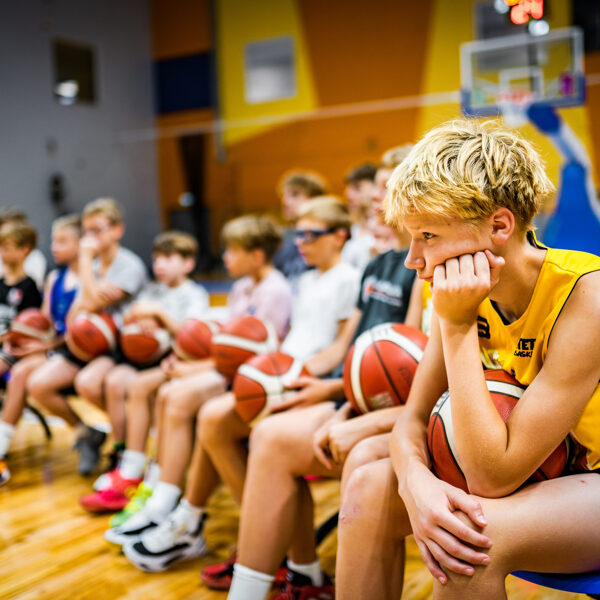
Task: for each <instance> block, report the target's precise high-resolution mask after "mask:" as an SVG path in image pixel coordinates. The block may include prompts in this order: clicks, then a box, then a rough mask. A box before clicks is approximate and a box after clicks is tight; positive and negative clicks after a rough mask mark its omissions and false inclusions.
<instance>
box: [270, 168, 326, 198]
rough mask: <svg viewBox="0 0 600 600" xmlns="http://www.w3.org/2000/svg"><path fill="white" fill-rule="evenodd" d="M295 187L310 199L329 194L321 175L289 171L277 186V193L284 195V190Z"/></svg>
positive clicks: (310, 172) (312, 172)
mask: <svg viewBox="0 0 600 600" xmlns="http://www.w3.org/2000/svg"><path fill="white" fill-rule="evenodd" d="M286 186H289V187H295V188H298V189H299V190H301V191H302V192H304V194H305V195H306V196H307V197H308V198H315V197H316V196H322V195H323V194H325V193H326V192H327V184H326V183H325V180H324V179H323V177H321V175H319V174H318V173H315V172H314V171H287V172H285V173H284V174H283V175H282V176H281V179H280V180H279V183H278V184H277V191H278V192H279V194H280V195H283V188H284V187H286Z"/></svg>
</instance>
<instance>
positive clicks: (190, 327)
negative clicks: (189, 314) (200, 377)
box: [173, 319, 220, 360]
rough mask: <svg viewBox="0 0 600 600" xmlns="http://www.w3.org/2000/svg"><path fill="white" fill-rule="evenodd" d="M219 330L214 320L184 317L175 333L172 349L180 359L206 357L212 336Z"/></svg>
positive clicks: (208, 353) (208, 354)
mask: <svg viewBox="0 0 600 600" xmlns="http://www.w3.org/2000/svg"><path fill="white" fill-rule="evenodd" d="M219 330H220V326H219V324H218V323H216V322H215V321H200V320H199V319H186V320H185V321H184V322H183V323H182V324H181V327H180V328H179V330H178V331H177V334H176V335H175V340H174V341H173V350H174V351H175V354H176V355H177V356H178V358H180V359H181V360H199V359H202V358H208V357H209V356H210V344H211V342H212V337H213V335H214V334H215V333H217V331H219Z"/></svg>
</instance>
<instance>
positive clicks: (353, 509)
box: [336, 459, 476, 600]
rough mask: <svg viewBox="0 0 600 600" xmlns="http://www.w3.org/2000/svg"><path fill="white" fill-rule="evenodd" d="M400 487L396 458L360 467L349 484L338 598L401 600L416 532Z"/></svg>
mask: <svg viewBox="0 0 600 600" xmlns="http://www.w3.org/2000/svg"><path fill="white" fill-rule="evenodd" d="M397 487H398V483H397V479H396V475H395V474H394V471H393V469H392V463H391V460H390V459H384V460H379V461H377V462H374V463H370V464H367V465H364V466H362V467H359V468H357V469H355V470H354V472H353V473H352V474H351V476H350V477H349V479H348V480H347V482H346V490H345V494H344V497H343V498H342V507H341V510H340V520H339V525H338V553H337V564H336V594H337V597H338V598H343V600H371V599H373V600H386V599H390V600H392V599H393V600H397V599H398V598H400V596H401V594H402V582H403V577H404V538H405V537H406V536H407V535H408V534H409V533H410V532H411V527H410V522H409V519H408V515H407V513H406V509H405V508H404V504H403V503H402V500H401V498H400V496H399V495H398V492H397ZM465 597H470V598H475V597H476V596H465ZM465 597H463V600H464V598H465Z"/></svg>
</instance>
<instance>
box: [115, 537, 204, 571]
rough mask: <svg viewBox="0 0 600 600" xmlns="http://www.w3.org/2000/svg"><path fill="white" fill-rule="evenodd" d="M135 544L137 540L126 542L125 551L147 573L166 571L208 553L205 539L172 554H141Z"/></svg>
mask: <svg viewBox="0 0 600 600" xmlns="http://www.w3.org/2000/svg"><path fill="white" fill-rule="evenodd" d="M134 545H135V542H132V543H128V544H125V545H124V546H123V553H124V554H125V556H126V557H127V560H128V561H129V562H130V563H132V564H133V565H135V566H136V567H137V568H138V569H141V570H142V571H145V572H147V573H160V572H161V571H166V570H167V569H168V568H169V567H170V566H172V565H173V564H175V563H177V562H183V561H185V560H192V559H194V558H200V557H201V556H204V555H205V554H206V541H205V540H204V541H203V542H202V544H201V545H200V544H198V545H194V546H190V547H189V548H183V549H181V550H177V551H174V552H173V554H171V555H169V554H168V553H165V554H163V555H161V556H158V557H154V556H152V555H144V554H141V553H140V552H138V551H137V550H136V549H135V548H134Z"/></svg>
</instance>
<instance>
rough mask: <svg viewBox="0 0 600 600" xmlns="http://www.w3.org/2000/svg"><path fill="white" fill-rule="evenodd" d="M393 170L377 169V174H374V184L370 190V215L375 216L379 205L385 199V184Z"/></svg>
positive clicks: (379, 208) (379, 207)
mask: <svg viewBox="0 0 600 600" xmlns="http://www.w3.org/2000/svg"><path fill="white" fill-rule="evenodd" d="M393 172H394V169H385V168H383V169H377V173H375V183H374V185H373V188H372V200H373V202H372V203H371V210H370V213H371V214H372V215H374V214H377V213H378V212H379V211H380V210H381V203H382V202H383V199H384V198H385V194H386V192H387V188H386V187H385V186H386V185H387V182H388V181H389V179H390V177H391V176H392V173H393Z"/></svg>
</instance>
